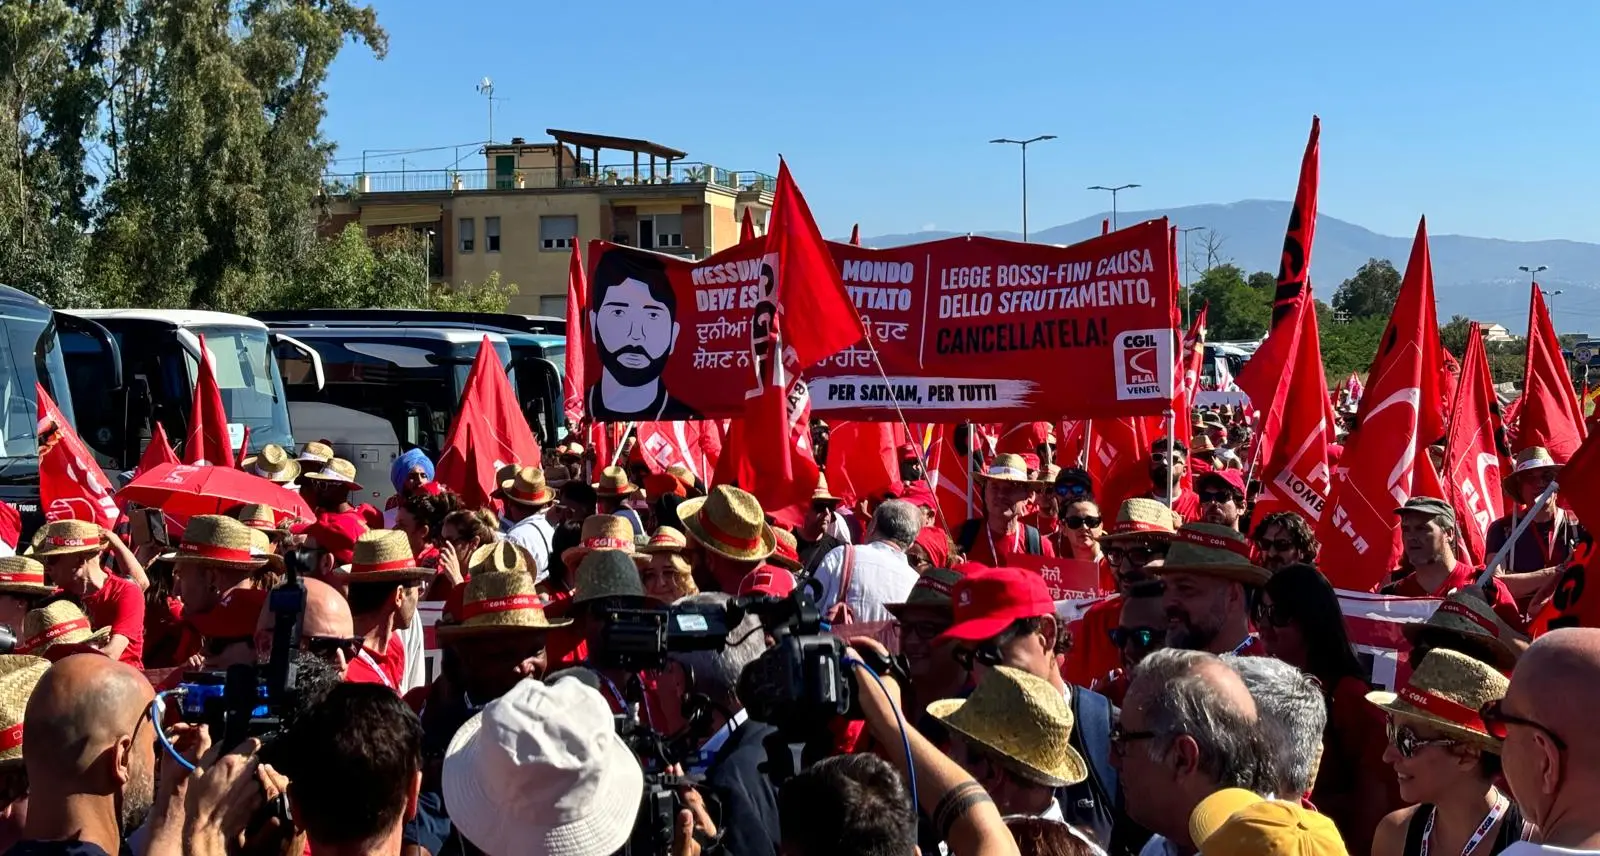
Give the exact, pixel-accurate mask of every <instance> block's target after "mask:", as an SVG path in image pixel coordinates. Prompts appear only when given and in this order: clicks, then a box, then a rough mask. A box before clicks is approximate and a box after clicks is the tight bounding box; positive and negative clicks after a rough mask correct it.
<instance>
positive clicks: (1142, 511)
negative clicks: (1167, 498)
mask: <svg viewBox="0 0 1600 856" xmlns="http://www.w3.org/2000/svg"><path fill="white" fill-rule="evenodd" d="M1182 525H1183V518H1182V517H1179V516H1178V514H1177V512H1174V511H1173V510H1172V509H1170V508H1168V507H1167V506H1166V504H1165V503H1160V502H1156V501H1155V500H1153V499H1146V498H1143V497H1138V498H1134V499H1129V500H1124V501H1123V503H1122V507H1121V508H1118V509H1117V522H1116V523H1113V524H1112V525H1111V527H1110V529H1108V530H1107V531H1106V534H1104V535H1101V536H1100V543H1102V544H1104V543H1106V542H1108V541H1111V542H1116V541H1133V540H1137V539H1149V538H1158V539H1166V538H1171V537H1172V536H1173V535H1176V534H1178V532H1177V530H1178V527H1179V526H1182Z"/></svg>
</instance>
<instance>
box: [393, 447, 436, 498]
mask: <svg viewBox="0 0 1600 856" xmlns="http://www.w3.org/2000/svg"><path fill="white" fill-rule="evenodd" d="M417 467H421V468H422V471H423V472H424V473H426V474H427V476H428V481H433V461H431V460H429V459H428V455H427V453H426V452H424V451H422V450H421V449H412V450H411V451H409V452H406V453H405V454H403V455H401V456H400V457H398V458H395V459H394V463H393V464H390V465H389V483H390V484H392V485H394V492H395V493H401V494H403V493H405V492H406V476H408V475H410V474H411V471H412V470H414V469H416V468H417Z"/></svg>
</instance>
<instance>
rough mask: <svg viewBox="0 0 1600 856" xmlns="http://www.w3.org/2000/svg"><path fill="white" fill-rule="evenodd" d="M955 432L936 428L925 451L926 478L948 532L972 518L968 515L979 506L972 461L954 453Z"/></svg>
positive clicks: (942, 426) (949, 426) (959, 453)
mask: <svg viewBox="0 0 1600 856" xmlns="http://www.w3.org/2000/svg"><path fill="white" fill-rule="evenodd" d="M955 429H956V426H954V425H940V426H938V427H937V428H935V429H934V434H933V442H932V443H931V444H930V445H929V447H928V477H929V479H931V480H932V482H933V494H934V496H935V497H936V498H937V499H938V501H939V517H940V519H941V520H943V521H944V522H945V525H946V527H947V528H948V527H949V526H953V525H955V524H957V523H959V522H961V521H963V520H966V519H967V518H968V517H971V516H972V514H971V513H969V512H970V510H971V509H974V508H976V507H977V502H978V497H977V494H976V484H975V481H976V479H974V478H973V477H972V465H971V459H970V458H969V457H968V456H967V455H964V454H962V453H961V452H959V451H957V450H956V440H955V433H956V430H955Z"/></svg>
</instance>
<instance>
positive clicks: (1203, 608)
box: [1153, 523, 1272, 656]
mask: <svg viewBox="0 0 1600 856" xmlns="http://www.w3.org/2000/svg"><path fill="white" fill-rule="evenodd" d="M1153 570H1154V571H1155V573H1156V574H1158V575H1159V576H1160V577H1161V579H1162V581H1163V582H1164V583H1166V608H1167V645H1168V646H1169V647H1172V648H1185V649H1188V650H1190V651H1209V652H1211V653H1212V654H1233V655H1235V656H1240V655H1244V656H1264V655H1265V654H1266V651H1265V650H1264V649H1263V647H1262V645H1261V642H1260V640H1258V639H1257V638H1256V637H1255V636H1253V635H1251V633H1250V590H1251V589H1254V588H1255V587H1257V586H1260V585H1262V584H1263V583H1265V582H1266V581H1267V580H1268V578H1270V577H1271V576H1272V575H1271V574H1269V573H1267V571H1266V569H1265V568H1261V567H1257V566H1256V565H1254V564H1252V563H1251V561H1250V544H1249V542H1247V541H1246V540H1245V539H1244V536H1243V535H1241V534H1239V531H1238V530H1237V529H1230V528H1228V527H1226V526H1218V525H1216V524H1213V523H1186V524H1184V525H1183V526H1182V527H1181V528H1179V529H1178V534H1177V535H1174V536H1173V538H1172V545H1171V546H1170V547H1168V548H1167V557H1166V562H1165V563H1163V564H1162V565H1161V566H1159V567H1156V568H1153Z"/></svg>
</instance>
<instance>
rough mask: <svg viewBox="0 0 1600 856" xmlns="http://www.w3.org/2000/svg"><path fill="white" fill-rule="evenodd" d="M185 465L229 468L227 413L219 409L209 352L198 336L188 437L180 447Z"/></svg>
mask: <svg viewBox="0 0 1600 856" xmlns="http://www.w3.org/2000/svg"><path fill="white" fill-rule="evenodd" d="M183 460H184V463H187V464H198V465H201V466H204V465H206V464H211V465H212V466H218V467H231V466H233V465H234V460H233V443H232V442H231V441H230V439H229V437H228V414H227V412H226V411H224V410H223V409H222V390H221V389H220V388H219V387H218V386H217V375H216V373H215V372H214V371H212V369H211V350H210V349H209V348H207V347H206V337H205V336H201V337H200V364H199V366H198V368H196V370H195V379H194V403H193V404H192V405H191V406H190V408H189V438H188V440H186V441H185V442H184V444H183Z"/></svg>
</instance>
